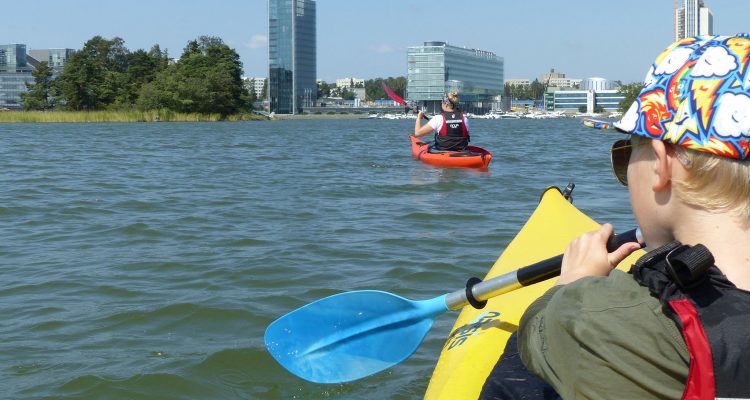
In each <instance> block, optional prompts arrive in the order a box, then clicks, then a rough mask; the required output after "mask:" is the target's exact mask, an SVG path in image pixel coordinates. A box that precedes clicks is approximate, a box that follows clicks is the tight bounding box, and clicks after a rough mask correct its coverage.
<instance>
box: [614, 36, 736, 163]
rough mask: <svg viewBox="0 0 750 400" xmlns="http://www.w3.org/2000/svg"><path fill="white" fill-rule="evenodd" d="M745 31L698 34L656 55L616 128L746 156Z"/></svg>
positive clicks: (708, 151)
mask: <svg viewBox="0 0 750 400" xmlns="http://www.w3.org/2000/svg"><path fill="white" fill-rule="evenodd" d="M748 66H750V36H748V35H746V34H741V35H737V36H699V37H694V38H686V39H683V40H681V41H679V42H676V43H673V44H672V45H671V46H669V47H668V48H667V49H666V50H665V51H664V52H663V53H661V54H660V55H659V57H657V58H656V61H655V62H654V64H653V65H652V66H651V69H650V70H649V71H648V74H647V75H646V81H645V82H644V84H643V89H642V90H641V93H640V94H639V95H638V98H637V99H636V101H635V102H633V104H632V105H631V106H630V109H629V110H628V111H627V112H626V113H625V115H624V116H623V117H622V119H621V120H619V121H617V122H615V124H614V125H615V127H616V128H618V129H620V130H622V131H625V132H628V133H632V134H634V135H639V136H644V137H647V138H651V139H660V140H663V141H666V142H670V143H675V144H678V145H680V146H683V147H687V148H689V149H694V150H698V151H703V152H707V153H711V154H716V155H719V156H723V157H729V158H736V159H746V158H748V155H750V71H748Z"/></svg>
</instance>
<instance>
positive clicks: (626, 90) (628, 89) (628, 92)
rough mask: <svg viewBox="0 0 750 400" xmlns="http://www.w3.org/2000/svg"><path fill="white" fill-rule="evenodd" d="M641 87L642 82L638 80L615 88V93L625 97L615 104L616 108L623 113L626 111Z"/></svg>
mask: <svg viewBox="0 0 750 400" xmlns="http://www.w3.org/2000/svg"><path fill="white" fill-rule="evenodd" d="M641 89H643V84H641V83H639V82H633V83H628V84H626V85H622V86H620V87H619V88H617V93H620V94H622V95H624V96H625V98H624V99H622V101H620V103H619V104H618V105H617V110H618V111H620V112H623V113H624V112H626V111H628V108H630V105H631V104H633V102H634V101H635V99H636V98H637V97H638V95H639V94H640V93H641Z"/></svg>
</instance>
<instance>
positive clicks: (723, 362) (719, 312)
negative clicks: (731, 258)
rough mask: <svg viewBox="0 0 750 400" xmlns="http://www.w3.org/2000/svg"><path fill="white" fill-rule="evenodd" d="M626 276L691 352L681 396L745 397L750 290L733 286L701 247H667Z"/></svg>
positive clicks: (749, 371) (748, 389) (749, 394)
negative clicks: (648, 295)
mask: <svg viewBox="0 0 750 400" xmlns="http://www.w3.org/2000/svg"><path fill="white" fill-rule="evenodd" d="M630 272H631V273H632V274H633V277H634V279H635V280H636V281H637V282H638V283H639V284H641V285H642V286H645V287H647V288H648V289H649V291H650V292H651V294H652V295H653V296H655V297H656V298H658V299H659V300H660V301H661V303H662V304H663V305H664V312H665V314H667V315H669V316H670V317H671V318H672V319H673V320H674V321H675V322H676V323H677V325H678V326H679V327H680V329H681V330H682V335H683V338H684V339H685V344H686V345H687V348H688V352H689V353H690V369H689V372H688V379H687V382H686V385H685V391H684V392H683V395H682V398H683V399H686V400H697V399H714V398H750V336H748V334H747V330H748V327H750V292H747V291H744V290H741V289H738V288H737V287H735V286H734V285H733V284H732V283H731V282H730V281H729V280H728V279H727V278H726V276H724V275H723V274H722V273H721V271H719V269H718V268H716V266H714V258H713V255H711V253H710V252H709V251H708V249H706V247H705V246H703V245H700V244H699V245H696V246H693V247H690V246H687V245H682V244H680V243H679V242H672V243H669V244H667V245H664V246H662V247H660V248H658V249H655V250H653V251H651V252H649V253H648V254H646V255H645V256H643V257H641V258H640V259H639V260H638V261H637V262H636V264H635V265H633V267H632V269H631V270H630Z"/></svg>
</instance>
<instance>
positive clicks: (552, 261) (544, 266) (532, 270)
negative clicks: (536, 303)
mask: <svg viewBox="0 0 750 400" xmlns="http://www.w3.org/2000/svg"><path fill="white" fill-rule="evenodd" d="M637 232H638V229H632V230H629V231H626V232H623V233H620V234H618V235H614V236H612V237H611V238H609V241H607V251H610V252H612V251H615V250H617V249H618V248H619V247H620V246H622V245H623V244H625V243H628V242H642V241H641V240H638V239H639V238H638V235H639V234H640V232H638V233H637ZM562 259H563V255H562V254H560V255H559V256H554V257H552V258H548V259H546V260H544V261H539V262H538V263H536V264H531V265H529V266H527V267H524V268H521V269H519V270H518V271H516V276H517V277H518V283H520V284H521V286H529V285H533V284H535V283H539V282H542V281H546V280H547V279H550V278H554V277H556V276H558V275H560V267H561V265H562Z"/></svg>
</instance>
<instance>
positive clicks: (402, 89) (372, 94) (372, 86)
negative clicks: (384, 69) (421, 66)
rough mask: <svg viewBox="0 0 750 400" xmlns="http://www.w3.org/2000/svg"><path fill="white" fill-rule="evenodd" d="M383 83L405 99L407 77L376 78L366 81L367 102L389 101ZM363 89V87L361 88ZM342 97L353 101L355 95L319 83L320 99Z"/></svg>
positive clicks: (345, 90) (342, 89)
mask: <svg viewBox="0 0 750 400" xmlns="http://www.w3.org/2000/svg"><path fill="white" fill-rule="evenodd" d="M383 82H385V84H386V85H387V86H388V87H389V88H391V90H393V91H394V92H396V94H397V95H399V96H400V97H401V98H404V97H405V96H404V95H405V94H406V83H407V81H406V77H404V76H399V77H395V78H393V77H390V78H385V79H383V78H375V79H368V80H365V85H364V88H365V97H366V98H365V100H369V101H372V100H380V99H388V98H389V97H388V95H387V94H386V93H385V90H383ZM360 87H361V86H360ZM331 96H340V97H341V98H343V99H344V100H353V99H354V93H353V92H352V91H350V90H347V89H346V88H341V89H340V88H337V87H336V84H329V83H326V82H320V83H318V97H331Z"/></svg>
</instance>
